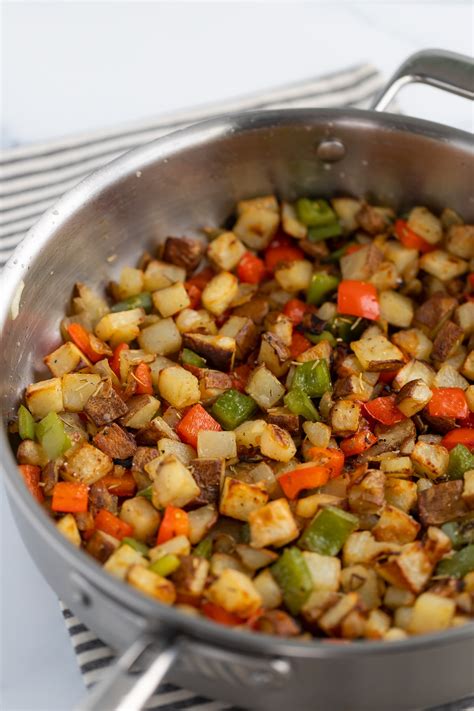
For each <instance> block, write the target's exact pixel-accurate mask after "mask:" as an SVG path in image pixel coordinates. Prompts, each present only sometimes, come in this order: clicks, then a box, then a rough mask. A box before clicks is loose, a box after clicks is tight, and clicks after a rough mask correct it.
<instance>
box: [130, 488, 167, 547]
mask: <svg viewBox="0 0 474 711" xmlns="http://www.w3.org/2000/svg"><path fill="white" fill-rule="evenodd" d="M120 518H121V519H122V521H125V523H128V524H130V526H132V528H133V536H134V538H137V539H138V540H139V541H147V540H148V539H149V538H151V537H152V536H154V535H155V534H156V532H157V530H158V525H159V523H160V514H159V513H158V511H157V510H156V509H155V507H154V506H152V504H151V503H150V502H149V501H148V500H147V499H145V498H144V497H143V496H135V497H133V498H132V499H127V500H126V501H124V502H123V504H122V508H121V509H120Z"/></svg>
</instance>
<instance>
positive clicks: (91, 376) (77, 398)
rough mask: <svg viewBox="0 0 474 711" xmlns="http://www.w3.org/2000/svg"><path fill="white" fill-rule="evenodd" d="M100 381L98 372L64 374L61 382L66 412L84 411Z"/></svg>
mask: <svg viewBox="0 0 474 711" xmlns="http://www.w3.org/2000/svg"><path fill="white" fill-rule="evenodd" d="M100 382H101V377H100V375H97V374H96V373H67V374H66V375H63V377H62V378H61V383H62V389H63V404H64V410H66V412H82V410H83V409H84V407H85V405H86V403H87V401H88V399H89V398H90V397H91V395H93V394H94V393H95V391H96V390H97V388H98V386H99V383H100Z"/></svg>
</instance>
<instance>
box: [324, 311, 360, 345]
mask: <svg viewBox="0 0 474 711" xmlns="http://www.w3.org/2000/svg"><path fill="white" fill-rule="evenodd" d="M366 325H367V324H366V323H365V322H364V320H363V319H361V318H355V317H354V318H351V317H350V316H336V317H335V318H334V319H332V321H330V322H329V324H328V328H329V329H330V330H331V333H333V335H334V336H336V338H340V339H341V340H343V341H344V343H351V341H357V339H358V338H360V336H361V335H362V333H363V332H364V329H365V328H366Z"/></svg>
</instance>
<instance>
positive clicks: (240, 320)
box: [219, 316, 258, 360]
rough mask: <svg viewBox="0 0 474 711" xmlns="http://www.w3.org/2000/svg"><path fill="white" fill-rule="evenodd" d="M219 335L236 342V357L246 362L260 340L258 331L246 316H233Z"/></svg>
mask: <svg viewBox="0 0 474 711" xmlns="http://www.w3.org/2000/svg"><path fill="white" fill-rule="evenodd" d="M219 335H221V336H227V337H228V338H233V339H234V340H235V345H236V348H237V351H236V355H237V357H238V358H240V359H241V360H244V359H245V358H246V357H247V356H248V355H249V353H250V352H251V351H252V350H253V349H254V348H255V345H256V343H257V339H258V330H257V328H256V326H255V324H254V322H253V321H252V319H250V318H246V317H244V316H231V317H230V318H229V319H228V320H227V321H226V322H225V324H224V325H223V326H222V327H221V328H220V330H219Z"/></svg>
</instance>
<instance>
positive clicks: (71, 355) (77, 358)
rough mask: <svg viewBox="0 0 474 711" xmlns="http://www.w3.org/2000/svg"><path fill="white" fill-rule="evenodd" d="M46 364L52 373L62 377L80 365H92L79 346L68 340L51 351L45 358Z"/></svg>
mask: <svg viewBox="0 0 474 711" xmlns="http://www.w3.org/2000/svg"><path fill="white" fill-rule="evenodd" d="M44 362H45V364H46V365H47V366H48V368H49V369H50V371H51V373H52V374H53V375H54V376H55V377H57V378H60V377H61V376H62V375H65V374H66V373H70V372H71V371H73V370H76V369H77V368H79V367H84V366H87V365H90V362H89V361H88V360H87V358H86V357H85V356H84V355H83V353H81V351H80V350H79V348H78V347H77V346H75V345H74V343H71V341H68V342H67V343H63V345H62V346H59V348H56V350H55V351H53V352H52V353H50V354H49V355H47V356H46V358H44Z"/></svg>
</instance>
